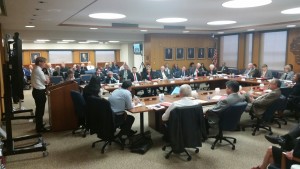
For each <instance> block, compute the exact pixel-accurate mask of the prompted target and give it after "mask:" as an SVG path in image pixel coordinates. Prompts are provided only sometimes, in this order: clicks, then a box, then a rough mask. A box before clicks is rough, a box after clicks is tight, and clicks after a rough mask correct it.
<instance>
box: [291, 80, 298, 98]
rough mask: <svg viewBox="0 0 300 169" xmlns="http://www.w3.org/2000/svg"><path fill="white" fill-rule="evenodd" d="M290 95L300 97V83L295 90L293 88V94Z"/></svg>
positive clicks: (295, 86)
mask: <svg viewBox="0 0 300 169" xmlns="http://www.w3.org/2000/svg"><path fill="white" fill-rule="evenodd" d="M290 95H293V96H300V82H297V83H296V84H295V85H294V86H293V88H292V92H291V93H290Z"/></svg>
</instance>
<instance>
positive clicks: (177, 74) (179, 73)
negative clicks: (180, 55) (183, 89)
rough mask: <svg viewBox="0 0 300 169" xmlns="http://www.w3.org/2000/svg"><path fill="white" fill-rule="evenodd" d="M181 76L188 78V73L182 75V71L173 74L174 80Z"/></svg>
mask: <svg viewBox="0 0 300 169" xmlns="http://www.w3.org/2000/svg"><path fill="white" fill-rule="evenodd" d="M183 74H184V77H188V76H190V74H189V72H188V71H185V72H184V73H183V71H181V70H180V71H178V72H177V73H175V75H174V76H175V77H176V78H181V77H183Z"/></svg>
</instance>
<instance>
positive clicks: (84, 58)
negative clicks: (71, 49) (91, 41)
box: [80, 52, 89, 62]
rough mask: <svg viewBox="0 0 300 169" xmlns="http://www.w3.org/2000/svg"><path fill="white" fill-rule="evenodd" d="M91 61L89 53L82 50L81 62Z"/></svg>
mask: <svg viewBox="0 0 300 169" xmlns="http://www.w3.org/2000/svg"><path fill="white" fill-rule="evenodd" d="M88 61H89V53H88V52H81V53H80V62H88Z"/></svg>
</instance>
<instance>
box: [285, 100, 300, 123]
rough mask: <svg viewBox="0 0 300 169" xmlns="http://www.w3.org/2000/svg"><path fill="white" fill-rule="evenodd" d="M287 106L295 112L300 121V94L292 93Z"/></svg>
mask: <svg viewBox="0 0 300 169" xmlns="http://www.w3.org/2000/svg"><path fill="white" fill-rule="evenodd" d="M287 107H288V109H290V110H291V112H294V114H295V119H296V120H298V123H299V116H300V115H299V113H300V96H295V95H290V96H289V97H288V98H287Z"/></svg>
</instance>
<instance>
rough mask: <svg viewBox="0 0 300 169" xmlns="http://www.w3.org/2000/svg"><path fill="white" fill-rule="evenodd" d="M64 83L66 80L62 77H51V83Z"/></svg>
mask: <svg viewBox="0 0 300 169" xmlns="http://www.w3.org/2000/svg"><path fill="white" fill-rule="evenodd" d="M62 82H64V78H63V77H62V76H50V83H52V84H59V83H62Z"/></svg>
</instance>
